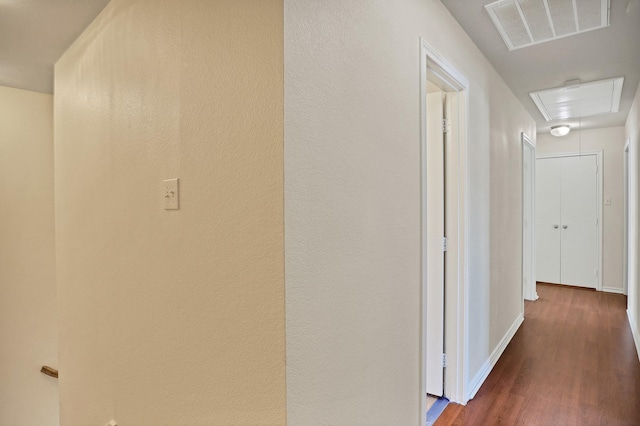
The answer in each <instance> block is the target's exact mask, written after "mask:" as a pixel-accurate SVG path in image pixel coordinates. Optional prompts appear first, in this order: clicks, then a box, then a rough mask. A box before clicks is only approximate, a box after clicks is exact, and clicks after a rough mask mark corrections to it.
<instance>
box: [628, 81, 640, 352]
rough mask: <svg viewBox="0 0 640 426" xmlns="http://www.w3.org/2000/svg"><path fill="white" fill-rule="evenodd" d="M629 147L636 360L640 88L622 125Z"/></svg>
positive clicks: (631, 287)
mask: <svg viewBox="0 0 640 426" xmlns="http://www.w3.org/2000/svg"><path fill="white" fill-rule="evenodd" d="M625 135H626V138H625V140H626V139H627V138H628V139H629V140H630V144H629V176H630V177H629V180H630V188H629V193H630V194H629V206H630V214H629V259H630V262H629V263H630V264H629V299H628V303H629V307H628V313H629V320H630V323H631V328H632V330H633V332H634V338H635V341H636V350H637V351H638V356H639V357H640V331H639V330H640V226H639V224H640V209H639V207H640V206H639V202H638V201H639V199H640V85H639V86H638V88H637V89H636V97H635V99H634V101H633V105H632V106H631V111H630V112H629V116H628V117H627V122H626V125H625Z"/></svg>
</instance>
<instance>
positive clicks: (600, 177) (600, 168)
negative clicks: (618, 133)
mask: <svg viewBox="0 0 640 426" xmlns="http://www.w3.org/2000/svg"><path fill="white" fill-rule="evenodd" d="M585 155H595V156H596V163H597V164H598V174H597V178H596V179H597V181H596V182H597V183H596V192H597V197H596V198H597V200H596V203H597V206H596V207H597V214H598V231H597V232H598V279H597V281H596V290H598V291H602V232H603V226H602V225H603V222H604V216H603V202H602V194H603V189H604V188H603V183H604V179H603V177H604V167H603V161H602V150H599V151H580V152H563V153H559V154H548V155H539V156H537V157H536V160H538V159H544V158H560V157H580V156H585Z"/></svg>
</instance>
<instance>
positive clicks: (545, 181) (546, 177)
mask: <svg viewBox="0 0 640 426" xmlns="http://www.w3.org/2000/svg"><path fill="white" fill-rule="evenodd" d="M561 170H562V158H544V159H538V160H537V161H536V281H542V282H547V283H557V284H559V283H560V282H561V281H560V214H561V210H560V208H561V207H560V206H561V200H562V193H561V187H560V179H561Z"/></svg>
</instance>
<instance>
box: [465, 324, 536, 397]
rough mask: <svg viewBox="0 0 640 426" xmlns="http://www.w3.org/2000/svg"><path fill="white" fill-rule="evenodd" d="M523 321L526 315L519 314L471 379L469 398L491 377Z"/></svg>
mask: <svg viewBox="0 0 640 426" xmlns="http://www.w3.org/2000/svg"><path fill="white" fill-rule="evenodd" d="M523 321H524V315H523V314H520V315H518V318H516V320H515V322H514V323H513V325H511V328H510V329H509V331H507V333H506V334H505V335H504V337H503V338H502V340H500V343H498V346H496V348H495V349H494V350H493V352H492V353H491V356H490V357H489V359H488V360H486V361H485V363H484V364H482V367H481V368H480V371H478V373H477V374H476V375H475V377H474V378H473V380H471V382H470V383H469V393H468V395H467V400H470V399H473V397H474V396H476V393H478V391H479V390H480V386H482V384H483V383H484V381H485V380H486V379H487V377H489V373H491V370H493V367H494V366H495V365H496V363H497V362H498V360H499V359H500V357H501V356H502V353H503V352H504V350H505V349H507V345H508V344H509V342H511V339H513V336H515V334H516V332H517V331H518V329H519V328H520V326H521V325H522V322H523Z"/></svg>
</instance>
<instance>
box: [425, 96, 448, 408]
mask: <svg viewBox="0 0 640 426" xmlns="http://www.w3.org/2000/svg"><path fill="white" fill-rule="evenodd" d="M443 102H444V101H443V94H442V92H437V93H430V94H428V95H427V324H426V327H427V367H426V370H427V371H426V375H427V393H429V394H431V395H436V396H442V395H443V379H444V370H443V367H442V354H443V353H444V252H443V251H442V238H443V237H444V211H445V210H444V146H443V144H444V133H443V131H442V120H443V117H444V105H443Z"/></svg>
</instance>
